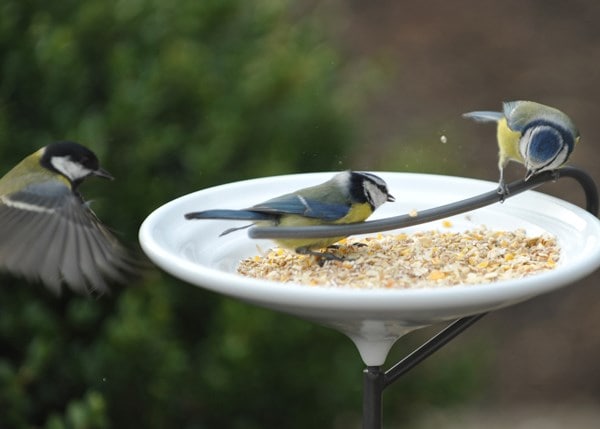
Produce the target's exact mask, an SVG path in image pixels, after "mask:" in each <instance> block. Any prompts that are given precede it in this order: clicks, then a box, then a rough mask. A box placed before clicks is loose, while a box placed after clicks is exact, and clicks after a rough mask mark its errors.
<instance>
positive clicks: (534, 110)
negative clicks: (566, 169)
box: [463, 101, 579, 195]
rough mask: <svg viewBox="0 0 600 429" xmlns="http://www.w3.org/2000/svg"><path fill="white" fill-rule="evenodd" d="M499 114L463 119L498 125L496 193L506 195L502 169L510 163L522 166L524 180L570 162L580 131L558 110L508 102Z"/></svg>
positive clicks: (482, 113) (483, 113) (471, 114)
mask: <svg viewBox="0 0 600 429" xmlns="http://www.w3.org/2000/svg"><path fill="white" fill-rule="evenodd" d="M502 110H503V111H502V112H488V111H478V112H469V113H465V114H463V117H465V118H469V119H474V120H476V121H479V122H497V124H498V128H497V139H498V147H499V151H500V154H499V160H498V168H499V169H500V187H499V192H500V193H502V194H503V195H506V193H507V189H506V185H505V183H504V167H506V164H508V162H509V161H511V160H514V161H517V162H520V163H521V164H523V165H525V168H526V169H527V173H526V175H525V180H528V179H529V178H531V177H532V176H533V175H535V174H537V173H540V172H542V171H552V170H556V169H557V168H559V167H560V166H561V165H563V164H564V163H565V162H567V160H568V159H569V156H570V155H571V153H572V152H573V148H574V147H575V144H576V143H577V142H578V141H579V131H578V130H577V128H576V127H575V124H574V123H573V121H572V120H571V118H569V117H568V116H567V115H566V114H564V113H563V112H561V111H560V110H558V109H555V108H554V107H549V106H545V105H543V104H540V103H535V102H533V101H508V102H505V103H503V109H502Z"/></svg>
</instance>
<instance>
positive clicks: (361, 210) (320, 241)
mask: <svg viewBox="0 0 600 429" xmlns="http://www.w3.org/2000/svg"><path fill="white" fill-rule="evenodd" d="M386 201H390V202H392V201H395V199H394V197H393V196H392V195H390V193H389V191H388V188H387V184H386V183H385V181H384V180H383V179H381V178H380V177H378V176H376V175H374V174H371V173H366V172H358V171H343V172H341V173H338V174H336V175H335V176H334V177H333V178H331V179H330V180H328V181H326V182H324V183H322V184H320V185H316V186H311V187H308V188H303V189H299V190H297V191H295V192H291V193H289V194H285V195H281V196H279V197H275V198H273V199H270V200H268V201H265V202H263V203H260V204H257V205H255V206H252V207H249V208H247V209H244V210H218V209H217V210H206V211H201V212H192V213H187V214H186V215H185V218H186V219H232V220H233V219H235V220H248V221H252V222H253V223H252V224H250V225H246V226H243V227H240V228H231V229H228V230H225V231H223V233H221V235H225V234H229V233H230V232H233V231H236V230H239V229H243V228H248V227H249V226H252V225H259V226H260V225H262V226H267V225H268V226H282V227H288V226H311V225H333V224H344V223H353V222H362V221H364V220H366V219H367V218H368V217H369V216H371V214H372V213H373V212H374V211H375V209H377V208H378V207H379V206H381V205H382V204H383V203H385V202H386ZM343 238H344V237H324V238H307V239H302V238H293V239H278V240H275V241H276V242H277V244H278V245H280V246H282V247H286V248H289V249H293V250H295V251H296V252H297V253H300V254H312V255H316V256H320V257H325V258H330V259H335V257H333V255H331V254H328V253H319V252H314V251H313V249H323V248H326V247H328V246H330V245H332V244H334V243H335V242H336V241H339V240H341V239H343Z"/></svg>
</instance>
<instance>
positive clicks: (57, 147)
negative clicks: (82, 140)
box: [40, 141, 112, 186]
mask: <svg viewBox="0 0 600 429" xmlns="http://www.w3.org/2000/svg"><path fill="white" fill-rule="evenodd" d="M40 164H41V165H42V166H43V167H44V168H47V169H48V170H51V171H54V172H56V173H58V174H60V175H62V176H64V177H66V178H67V179H69V181H70V182H71V183H73V185H74V186H77V185H78V184H80V183H81V182H82V181H83V179H85V178H86V177H88V176H90V175H93V176H98V177H103V178H105V179H112V176H111V175H110V174H109V173H108V172H107V171H105V170H103V169H102V168H101V167H100V162H99V161H98V157H97V156H96V154H95V153H94V152H92V151H91V150H89V149H88V148H87V147H85V146H82V145H80V144H79V143H75V142H71V141H61V142H56V143H52V144H49V145H48V146H46V147H45V148H44V152H43V154H42V158H41V160H40Z"/></svg>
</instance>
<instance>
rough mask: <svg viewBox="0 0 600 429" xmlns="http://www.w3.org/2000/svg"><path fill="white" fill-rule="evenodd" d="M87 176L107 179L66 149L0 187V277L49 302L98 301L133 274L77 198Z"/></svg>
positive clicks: (22, 168)
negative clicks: (69, 295) (70, 295)
mask: <svg viewBox="0 0 600 429" xmlns="http://www.w3.org/2000/svg"><path fill="white" fill-rule="evenodd" d="M89 176H95V177H101V178H104V179H112V176H111V175H110V174H109V173H108V172H107V171H105V170H103V169H102V168H101V167H100V165H99V162H98V158H97V157H96V155H95V154H94V153H93V152H92V151H90V150H89V149H87V148H85V147H84V146H81V145H80V144H77V143H73V142H58V143H53V144H50V145H48V146H45V147H43V148H41V149H40V150H38V151H37V152H34V153H33V154H31V155H29V156H28V157H26V158H25V159H23V160H22V161H21V162H20V163H19V164H17V165H16V166H15V167H14V168H13V169H12V170H10V171H9V172H8V173H6V175H5V176H4V177H2V178H1V179H0V270H4V271H7V272H9V273H11V274H14V275H16V276H19V277H24V278H25V279H26V280H28V281H33V282H41V283H43V284H45V285H46V286H47V287H48V288H49V289H51V290H52V291H53V292H55V293H56V294H59V293H60V292H61V289H62V286H63V285H67V286H68V287H69V288H71V289H72V290H74V291H76V292H80V293H83V292H87V293H90V292H95V293H103V292H106V291H107V290H108V283H113V282H114V283H124V282H125V281H126V280H129V279H130V278H131V276H133V275H136V273H137V268H138V267H139V266H140V265H139V264H138V263H136V262H135V260H134V258H132V257H131V255H130V254H129V253H128V252H127V251H126V250H125V248H124V247H122V246H121V245H120V243H119V242H118V241H117V239H116V238H115V237H114V236H113V235H112V234H111V232H109V230H108V229H107V228H106V227H105V226H103V225H102V223H101V222H100V220H99V219H98V218H97V217H96V215H95V214H94V213H93V212H92V210H91V209H90V207H89V204H88V203H86V202H85V201H84V200H83V198H82V196H81V195H80V194H79V192H78V188H79V185H80V184H81V183H82V182H83V180H84V179H85V178H87V177H89Z"/></svg>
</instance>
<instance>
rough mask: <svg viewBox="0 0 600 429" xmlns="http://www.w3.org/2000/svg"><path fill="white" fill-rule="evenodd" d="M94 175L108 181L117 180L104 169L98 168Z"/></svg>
mask: <svg viewBox="0 0 600 429" xmlns="http://www.w3.org/2000/svg"><path fill="white" fill-rule="evenodd" d="M92 175H94V176H96V177H102V178H103V179H108V180H114V179H115V178H114V177H113V175H112V174H110V173H109V172H108V171H106V170H105V169H104V168H98V169H97V170H94V171H93V172H92Z"/></svg>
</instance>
